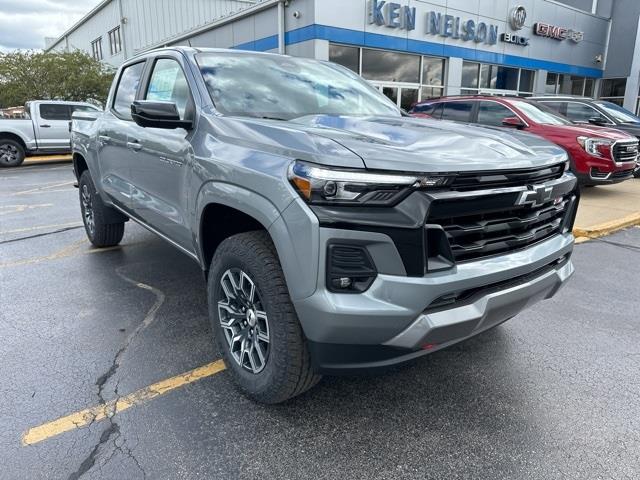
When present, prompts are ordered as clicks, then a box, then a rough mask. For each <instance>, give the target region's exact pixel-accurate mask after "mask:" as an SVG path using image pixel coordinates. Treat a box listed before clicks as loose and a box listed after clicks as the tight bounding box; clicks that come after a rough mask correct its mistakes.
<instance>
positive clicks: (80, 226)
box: [0, 225, 84, 245]
mask: <svg viewBox="0 0 640 480" xmlns="http://www.w3.org/2000/svg"><path fill="white" fill-rule="evenodd" d="M78 228H84V225H77V226H75V227H66V228H59V229H58V230H53V231H51V232H44V233H36V234H34V235H28V236H26V237H18V238H12V239H10V240H2V241H1V242H0V245H3V244H5V243H13V242H20V241H22V240H31V239H32V238H38V237H46V236H47V235H54V234H56V233H63V232H68V231H69V230H77V229H78Z"/></svg>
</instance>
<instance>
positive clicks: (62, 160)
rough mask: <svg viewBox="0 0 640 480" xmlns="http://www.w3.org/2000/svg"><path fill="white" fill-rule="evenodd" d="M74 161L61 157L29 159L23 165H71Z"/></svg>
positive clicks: (69, 157)
mask: <svg viewBox="0 0 640 480" xmlns="http://www.w3.org/2000/svg"><path fill="white" fill-rule="evenodd" d="M71 161H72V158H71V156H68V157H67V156H59V157H28V158H26V159H25V161H24V162H23V163H22V165H24V166H27V165H44V164H46V163H70V162H71Z"/></svg>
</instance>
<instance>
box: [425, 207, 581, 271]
mask: <svg viewBox="0 0 640 480" xmlns="http://www.w3.org/2000/svg"><path fill="white" fill-rule="evenodd" d="M573 197H574V196H573V195H567V196H565V197H561V198H559V199H558V200H552V201H550V202H548V203H546V204H544V205H539V206H533V207H532V206H527V205H524V206H514V204H515V203H516V202H514V201H513V200H512V199H510V200H508V201H509V203H510V206H508V207H502V208H501V207H500V206H499V204H498V203H492V202H488V201H487V202H482V201H478V200H477V199H472V200H452V201H441V202H434V204H433V205H432V208H431V211H430V213H429V217H428V219H427V223H437V224H439V225H441V226H442V228H443V229H444V231H445V233H446V235H447V238H448V240H449V244H450V246H451V252H452V253H453V256H454V259H455V260H456V261H465V260H472V259H477V258H481V257H486V256H489V255H495V254H498V253H503V252H507V251H512V250H517V249H520V248H523V247H526V246H527V245H531V244H533V243H536V242H538V241H541V240H544V239H546V238H549V237H551V236H552V235H555V234H557V233H560V229H561V227H562V224H563V220H564V218H565V214H566V213H567V209H568V206H569V205H570V204H571V203H572V198H573Z"/></svg>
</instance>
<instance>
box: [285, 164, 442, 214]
mask: <svg viewBox="0 0 640 480" xmlns="http://www.w3.org/2000/svg"><path fill="white" fill-rule="evenodd" d="M289 181H290V182H291V183H292V184H293V185H294V186H295V188H296V190H298V193H300V195H301V196H302V197H303V198H304V199H305V200H306V201H307V202H309V203H324V204H347V205H359V204H364V203H366V204H367V205H385V206H387V205H393V204H395V203H397V202H398V201H400V200H401V199H402V198H404V197H405V196H406V195H407V194H408V193H410V192H411V191H412V190H415V189H418V188H427V187H438V186H443V185H445V184H446V182H447V177H445V176H423V175H412V174H407V175H402V174H395V173H386V172H369V171H360V170H343V169H334V168H331V167H323V166H319V165H315V164H313V163H307V162H303V161H300V160H296V161H295V162H294V163H292V164H291V166H290V167H289Z"/></svg>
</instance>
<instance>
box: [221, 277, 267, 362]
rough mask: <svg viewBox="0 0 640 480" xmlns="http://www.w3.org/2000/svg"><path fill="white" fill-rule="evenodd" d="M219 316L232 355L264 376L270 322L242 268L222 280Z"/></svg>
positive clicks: (249, 279)
mask: <svg viewBox="0 0 640 480" xmlns="http://www.w3.org/2000/svg"><path fill="white" fill-rule="evenodd" d="M220 286H221V287H222V294H223V297H224V298H223V299H221V300H220V301H219V302H218V316H219V319H220V325H221V326H222V329H223V331H224V335H225V338H226V340H227V345H228V346H229V352H230V353H231V356H232V357H233V359H234V360H235V361H236V362H237V364H238V365H240V366H241V367H242V368H243V369H245V370H247V371H249V372H251V373H253V374H258V373H260V372H261V371H262V370H263V369H264V367H265V366H266V364H267V359H268V357H269V321H268V319H267V313H266V312H265V311H264V306H263V304H262V299H261V297H260V293H259V291H258V289H257V287H256V284H255V282H254V281H253V280H252V279H251V277H249V275H247V274H246V273H245V272H244V271H242V270H240V269H239V268H232V269H229V270H227V271H226V272H225V273H224V274H223V275H222V277H221V279H220Z"/></svg>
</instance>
